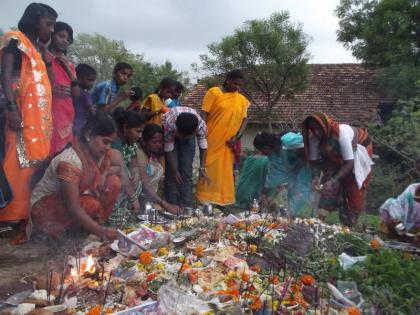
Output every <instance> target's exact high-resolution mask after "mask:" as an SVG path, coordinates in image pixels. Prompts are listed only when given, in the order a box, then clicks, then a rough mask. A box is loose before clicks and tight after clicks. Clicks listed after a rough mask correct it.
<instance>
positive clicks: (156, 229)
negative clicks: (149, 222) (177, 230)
mask: <svg viewBox="0 0 420 315" xmlns="http://www.w3.org/2000/svg"><path fill="white" fill-rule="evenodd" d="M153 230H155V231H156V232H165V230H164V229H163V227H162V226H161V225H156V226H154V227H153Z"/></svg>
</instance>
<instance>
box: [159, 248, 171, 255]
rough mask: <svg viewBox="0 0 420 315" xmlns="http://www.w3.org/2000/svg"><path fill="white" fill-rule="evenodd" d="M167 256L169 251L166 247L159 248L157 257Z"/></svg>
mask: <svg viewBox="0 0 420 315" xmlns="http://www.w3.org/2000/svg"><path fill="white" fill-rule="evenodd" d="M168 254H169V250H168V249H167V248H166V247H161V248H159V250H158V256H166V255H168Z"/></svg>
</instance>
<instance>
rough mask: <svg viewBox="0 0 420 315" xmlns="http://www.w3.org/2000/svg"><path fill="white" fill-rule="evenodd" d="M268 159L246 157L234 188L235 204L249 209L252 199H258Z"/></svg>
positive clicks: (265, 174)
mask: <svg viewBox="0 0 420 315" xmlns="http://www.w3.org/2000/svg"><path fill="white" fill-rule="evenodd" d="M268 163H269V161H268V157H266V156H248V157H247V158H246V160H245V162H244V165H243V166H242V169H241V173H240V176H239V180H238V185H237V186H236V193H235V197H236V204H237V205H238V206H239V207H243V208H245V209H250V207H251V206H252V202H253V200H254V199H257V200H258V199H260V197H261V192H262V189H263V187H264V183H265V179H266V177H267V167H268Z"/></svg>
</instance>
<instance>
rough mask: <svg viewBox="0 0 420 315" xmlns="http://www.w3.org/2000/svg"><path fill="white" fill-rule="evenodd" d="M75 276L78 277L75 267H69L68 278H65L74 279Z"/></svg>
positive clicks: (75, 278)
mask: <svg viewBox="0 0 420 315" xmlns="http://www.w3.org/2000/svg"><path fill="white" fill-rule="evenodd" d="M77 278H78V276H77V271H76V269H75V268H71V269H70V278H67V280H69V281H73V282H74V281H76V280H77Z"/></svg>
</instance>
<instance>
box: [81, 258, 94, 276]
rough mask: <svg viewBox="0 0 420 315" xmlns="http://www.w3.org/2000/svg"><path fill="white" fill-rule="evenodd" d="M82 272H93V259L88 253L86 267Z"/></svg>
mask: <svg viewBox="0 0 420 315" xmlns="http://www.w3.org/2000/svg"><path fill="white" fill-rule="evenodd" d="M83 272H89V273H94V272H95V260H94V259H93V257H92V255H89V257H88V259H87V261H86V267H85V268H84V270H83Z"/></svg>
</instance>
